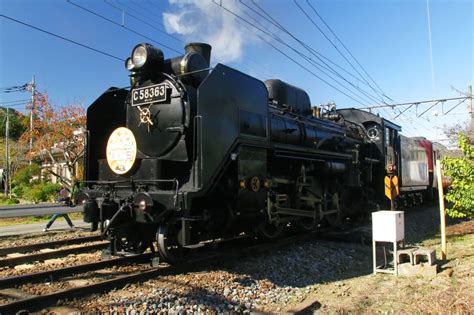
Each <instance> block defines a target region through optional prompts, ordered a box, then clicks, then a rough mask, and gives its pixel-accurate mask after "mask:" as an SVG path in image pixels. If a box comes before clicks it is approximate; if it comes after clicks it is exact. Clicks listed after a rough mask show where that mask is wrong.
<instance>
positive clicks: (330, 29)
mask: <svg viewBox="0 0 474 315" xmlns="http://www.w3.org/2000/svg"><path fill="white" fill-rule="evenodd" d="M306 2H307V3H308V5H309V7H310V8H311V9H312V10H313V12H314V13H315V14H316V15H317V16H318V18H319V19H320V20H321V21H322V22H323V23H324V25H325V26H326V27H327V28H328V30H329V31H330V32H331V34H332V35H334V37H335V38H336V40H337V41H338V42H339V43H340V44H341V45H342V47H343V48H344V49H345V50H346V51H347V53H348V54H349V56H351V57H352V59H354V61H355V62H356V63H357V65H358V66H359V67H360V68H361V69H362V71H363V72H364V73H365V74H366V75H367V77H368V78H369V79H370V80H371V81H372V82H373V83H374V85H375V86H376V87H377V89H378V90H379V91H380V92H381V93H382V95H383V96H385V97H386V98H388V99H389V100H391V101H393V99H391V98H390V97H389V96H387V95H386V94H385V92H384V91H383V90H382V89H381V88H380V86H379V85H378V84H377V82H376V81H375V80H374V79H373V78H372V76H371V75H370V74H369V73H368V72H367V70H366V69H365V68H364V67H363V66H362V64H361V63H360V62H359V61H358V60H357V58H356V57H355V56H354V55H353V54H352V53H351V51H350V50H349V49H348V48H347V46H346V45H345V44H344V42H343V41H342V40H341V39H340V38H339V36H337V35H336V33H335V32H334V31H333V30H332V28H331V27H330V26H329V24H328V23H326V21H325V20H324V19H323V17H322V16H321V15H320V14H319V12H318V11H317V10H316V8H315V7H314V6H313V5H312V4H311V2H310V1H309V0H306Z"/></svg>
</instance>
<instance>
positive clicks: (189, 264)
mask: <svg viewBox="0 0 474 315" xmlns="http://www.w3.org/2000/svg"><path fill="white" fill-rule="evenodd" d="M315 236H316V234H315V233H310V234H306V235H296V236H291V237H287V238H285V239H281V240H275V241H273V242H271V243H262V244H256V245H255V243H254V245H252V246H248V247H243V248H242V246H239V248H238V249H236V248H235V246H233V245H232V244H230V243H229V244H225V245H223V246H222V247H223V250H222V251H219V252H218V253H215V252H209V251H208V252H206V251H205V250H204V251H203V252H204V253H201V254H200V255H199V256H196V257H194V256H193V257H192V258H190V259H189V260H187V261H186V262H185V263H180V264H177V265H167V264H160V265H159V266H158V267H149V268H148V269H147V270H144V271H143V270H142V271H140V272H131V273H129V274H125V275H119V276H116V277H114V278H112V279H107V280H104V281H95V282H94V283H91V284H87V285H81V286H77V287H73V288H68V289H65V290H60V291H57V292H52V293H47V294H42V295H35V296H27V297H26V298H21V299H18V300H15V301H13V302H10V303H7V304H3V305H0V314H11V313H16V312H18V311H21V310H27V311H39V310H41V309H44V308H46V307H48V306H52V305H55V304H56V302H57V301H58V300H67V299H73V298H78V297H81V296H87V295H92V294H96V293H103V292H107V291H110V290H113V289H118V288H122V287H124V286H125V285H127V284H130V283H137V282H141V281H146V280H148V279H152V278H157V277H163V276H168V275H174V274H179V273H185V272H190V271H196V270H199V269H203V268H208V267H209V265H214V264H218V263H223V262H225V261H229V260H235V259H237V258H242V257H245V256H249V255H259V254H261V253H264V252H268V251H272V250H275V249H277V248H281V247H284V246H287V245H290V244H294V243H297V242H302V241H307V240H309V239H312V238H314V237H315ZM238 242H245V241H244V240H241V239H240V240H238ZM151 257H152V255H151V254H148V255H140V256H136V257H124V258H116V259H111V260H108V261H102V262H96V263H90V264H86V265H78V266H73V267H69V268H63V269H62V270H52V271H46V272H41V273H36V274H30V275H22V276H16V277H12V278H5V279H2V280H0V288H1V289H5V288H11V287H14V286H18V285H20V284H26V283H36V282H40V281H43V280H44V279H48V280H49V281H50V279H52V278H53V279H59V278H64V277H67V276H70V275H72V274H76V275H77V274H80V273H85V272H87V271H91V270H99V269H103V268H106V267H111V266H114V265H116V264H117V263H122V264H129V263H134V262H135V263H136V262H143V261H144V260H145V261H146V260H147V259H150V258H151ZM1 292H2V291H0V294H1Z"/></svg>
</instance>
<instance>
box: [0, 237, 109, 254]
mask: <svg viewBox="0 0 474 315" xmlns="http://www.w3.org/2000/svg"><path fill="white" fill-rule="evenodd" d="M101 239H102V237H101V236H100V235H94V236H86V237H77V238H70V239H65V240H59V241H51V242H43V243H38V244H27V245H22V246H13V247H4V248H0V256H6V255H8V254H13V253H27V252H32V251H37V250H40V249H44V248H56V247H60V246H67V245H75V244H82V243H88V242H97V241H100V240H101Z"/></svg>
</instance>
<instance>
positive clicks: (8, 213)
mask: <svg viewBox="0 0 474 315" xmlns="http://www.w3.org/2000/svg"><path fill="white" fill-rule="evenodd" d="M79 211H82V207H81V206H76V207H68V206H64V205H61V204H57V203H43V204H36V205H11V206H3V207H0V218H12V217H27V216H35V215H48V214H54V213H70V212H79Z"/></svg>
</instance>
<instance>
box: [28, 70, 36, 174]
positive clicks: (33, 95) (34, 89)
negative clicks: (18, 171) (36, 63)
mask: <svg viewBox="0 0 474 315" xmlns="http://www.w3.org/2000/svg"><path fill="white" fill-rule="evenodd" d="M28 87H29V90H31V111H30V154H31V151H32V150H33V109H34V108H35V92H36V80H35V76H34V75H33V79H32V80H31V83H30V84H29V86H28ZM29 165H30V166H31V158H30V162H29Z"/></svg>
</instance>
